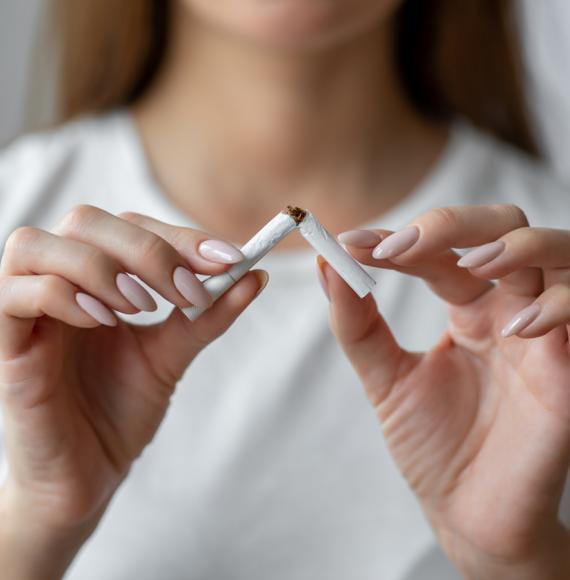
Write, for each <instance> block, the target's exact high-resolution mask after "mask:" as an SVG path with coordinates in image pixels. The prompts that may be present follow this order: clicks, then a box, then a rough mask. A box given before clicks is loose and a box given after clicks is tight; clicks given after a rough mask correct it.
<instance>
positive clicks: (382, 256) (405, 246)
mask: <svg viewBox="0 0 570 580" xmlns="http://www.w3.org/2000/svg"><path fill="white" fill-rule="evenodd" d="M419 238H420V230H419V229H418V228H417V227H416V226H408V227H407V228H404V229H403V230H400V231H399V232H396V233H394V234H392V235H391V236H388V237H387V238H386V239H384V240H383V241H382V242H381V243H380V244H378V246H376V247H375V248H374V250H373V251H372V257H373V258H375V259H376V260H387V259H389V258H395V257H396V256H399V255H400V254H403V253H404V252H406V251H408V250H409V249H410V248H411V247H412V246H413V245H414V244H415V243H416V242H417V241H418V240H419Z"/></svg>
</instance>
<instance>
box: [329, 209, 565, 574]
mask: <svg viewBox="0 0 570 580" xmlns="http://www.w3.org/2000/svg"><path fill="white" fill-rule="evenodd" d="M340 239H341V241H343V242H344V243H346V244H347V247H348V249H349V251H350V252H351V253H352V255H353V256H354V257H355V258H357V259H358V260H359V261H360V262H362V263H364V264H368V265H371V266H378V267H382V268H390V269H395V270H398V271H400V272H403V273H405V274H410V275H414V276H419V277H421V278H423V279H424V280H425V281H426V282H427V283H428V284H429V285H430V286H431V288H432V289H433V290H434V291H435V292H436V293H437V294H438V295H439V296H441V297H442V298H443V299H444V300H445V301H447V302H448V303H449V306H450V309H449V328H448V330H447V331H446V333H445V334H444V336H443V338H442V339H441V340H440V342H439V343H438V344H437V345H436V346H435V347H434V348H433V349H432V350H431V351H430V352H427V353H422V354H418V353H411V352H407V351H405V350H404V349H402V348H401V347H400V346H399V345H398V344H397V343H396V341H395V340H394V338H393V336H392V334H391V333H390V330H389V329H388V327H387V325H386V323H385V322H384V320H383V319H382V318H381V316H380V315H379V314H378V311H377V308H376V304H375V302H374V300H373V299H372V298H370V297H368V298H366V299H364V300H362V301H361V300H359V299H358V298H357V297H356V296H355V295H354V294H353V293H352V292H351V291H350V289H349V288H348V287H347V286H346V285H345V284H344V283H343V282H342V280H341V279H340V278H339V277H338V276H337V275H336V274H335V273H334V272H333V271H332V269H331V268H330V266H328V265H327V264H326V263H323V262H322V260H321V270H322V273H323V275H324V278H325V280H324V282H325V284H326V286H327V287H328V293H329V295H330V298H331V319H332V326H333V330H334V332H335V334H336V336H337V338H338V339H339V341H340V343H341V345H342V347H343V348H344V350H345V352H346V353H347V355H348V357H349V358H350V360H351V362H352V364H353V365H354V367H355V369H356V370H357V372H358V373H359V375H360V377H361V379H362V381H363V383H364V385H365V387H366V391H367V394H368V396H369V398H370V400H371V402H372V404H373V405H374V408H375V409H376V411H377V413H378V416H379V418H380V421H381V423H382V427H383V430H384V434H385V436H386V439H387V441H388V444H389V445H390V448H391V451H392V453H393V455H394V457H395V459H396V461H397V463H398V465H399V468H400V470H401V471H402V473H403V475H404V476H405V477H406V479H407V480H408V482H409V484H410V485H411V486H412V488H413V489H414V491H415V493H416V495H417V497H418V498H419V500H420V502H421V504H422V507H423V509H424V511H425V513H426V515H427V517H428V518H429V520H430V522H431V524H432V526H433V527H434V530H435V531H436V533H437V534H438V537H439V539H440V541H441V544H442V546H443V548H444V549H445V551H446V552H447V554H448V556H449V557H450V558H451V559H452V560H453V561H454V562H455V563H456V565H457V566H458V567H459V568H460V569H461V570H462V571H463V572H464V573H465V574H466V575H467V577H469V578H477V579H485V580H486V579H489V580H491V579H492V580H495V579H498V578H501V580H508V579H510V578H516V579H517V580H525V579H533V580H534V579H537V580H538V579H540V580H549V579H553V578H561V579H562V578H566V579H567V578H570V536H569V534H568V532H567V530H565V529H564V527H563V526H562V525H561V523H560V522H559V520H558V517H557V513H558V508H559V503H560V498H561V494H562V491H563V487H564V483H565V480H566V476H567V473H568V466H569V462H570V347H569V342H568V331H569V327H568V326H567V325H568V324H570V232H569V231H563V230H549V229H537V228H530V227H528V223H527V220H526V218H525V216H524V214H523V212H522V211H520V210H519V209H518V208H516V207H513V206H477V207H454V208H446V209H438V210H434V211H431V212H429V213H427V214H426V215H424V216H422V217H420V218H419V219H417V220H416V221H414V222H413V224H412V225H411V226H410V227H408V228H405V229H404V230H402V231H401V232H399V233H397V234H393V235H390V233H389V232H384V231H379V232H349V233H346V234H344V235H341V236H340ZM381 240H383V241H382V243H381V244H380V245H379V247H377V248H376V249H375V250H374V251H372V247H373V246H376V244H378V242H380V241H381ZM481 244H484V246H483V247H482V248H481V249H476V250H473V251H471V252H469V253H468V254H467V255H466V256H465V257H464V258H463V259H462V260H461V262H460V265H459V266H458V265H457V261H458V258H459V257H458V256H457V255H456V254H455V253H454V252H453V251H452V250H451V248H470V247H473V246H479V245H481ZM492 279H498V283H497V284H496V285H493V284H491V283H490V282H489V280H492ZM380 296H381V288H380ZM517 313H518V314H517ZM417 324H418V328H421V325H422V320H421V318H419V319H418V320H417Z"/></svg>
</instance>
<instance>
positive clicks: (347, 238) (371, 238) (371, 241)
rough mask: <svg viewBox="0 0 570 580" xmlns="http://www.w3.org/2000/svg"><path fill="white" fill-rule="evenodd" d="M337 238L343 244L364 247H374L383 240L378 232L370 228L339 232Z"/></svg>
mask: <svg viewBox="0 0 570 580" xmlns="http://www.w3.org/2000/svg"><path fill="white" fill-rule="evenodd" d="M337 239H338V241H339V242H340V243H341V244H346V245H347V246H354V247H355V248H363V249H365V248H372V247H374V246H376V245H378V244H379V243H380V242H381V241H382V238H381V237H380V236H379V235H378V234H376V233H374V232H372V231H370V230H349V231H347V232H342V234H339V235H338V237H337Z"/></svg>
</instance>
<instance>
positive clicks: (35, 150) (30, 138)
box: [0, 112, 122, 191]
mask: <svg viewBox="0 0 570 580" xmlns="http://www.w3.org/2000/svg"><path fill="white" fill-rule="evenodd" d="M121 117H122V115H121V113H119V112H116V113H112V114H108V115H101V116H86V117H83V118H81V119H79V120H76V121H73V122H70V123H67V124H65V125H61V126H59V127H56V128H54V129H50V130H46V131H43V132H39V133H35V134H31V135H24V136H22V137H19V138H18V139H16V140H15V141H13V142H12V143H11V144H10V145H9V146H8V147H6V148H5V149H4V150H2V151H0V188H2V191H3V190H4V188H9V187H17V186H18V184H19V183H20V182H21V181H28V180H30V179H31V178H35V180H36V181H41V180H42V179H45V177H47V176H49V175H51V174H53V173H57V172H58V171H61V170H62V169H63V168H64V167H67V166H69V165H70V163H71V162H72V161H74V160H79V159H80V158H81V157H82V156H83V157H84V156H85V155H87V154H88V153H89V151H90V150H92V149H93V148H94V147H97V146H98V145H100V144H101V143H102V142H103V141H105V140H106V139H107V138H108V137H109V136H110V134H112V132H113V131H114V129H115V128H116V125H117V124H118V123H120V120H121Z"/></svg>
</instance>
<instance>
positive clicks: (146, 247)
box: [137, 233, 174, 263]
mask: <svg viewBox="0 0 570 580" xmlns="http://www.w3.org/2000/svg"><path fill="white" fill-rule="evenodd" d="M173 253H174V250H173V249H172V248H171V247H170V246H169V245H168V244H167V243H166V242H165V241H164V240H163V239H162V238H161V237H160V236H157V235H156V234H152V233H149V234H147V235H145V236H144V239H143V240H142V241H141V242H140V244H138V250H137V257H138V258H139V259H140V260H142V261H143V262H147V261H148V262H151V263H165V262H168V261H170V260H172V259H173Z"/></svg>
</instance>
